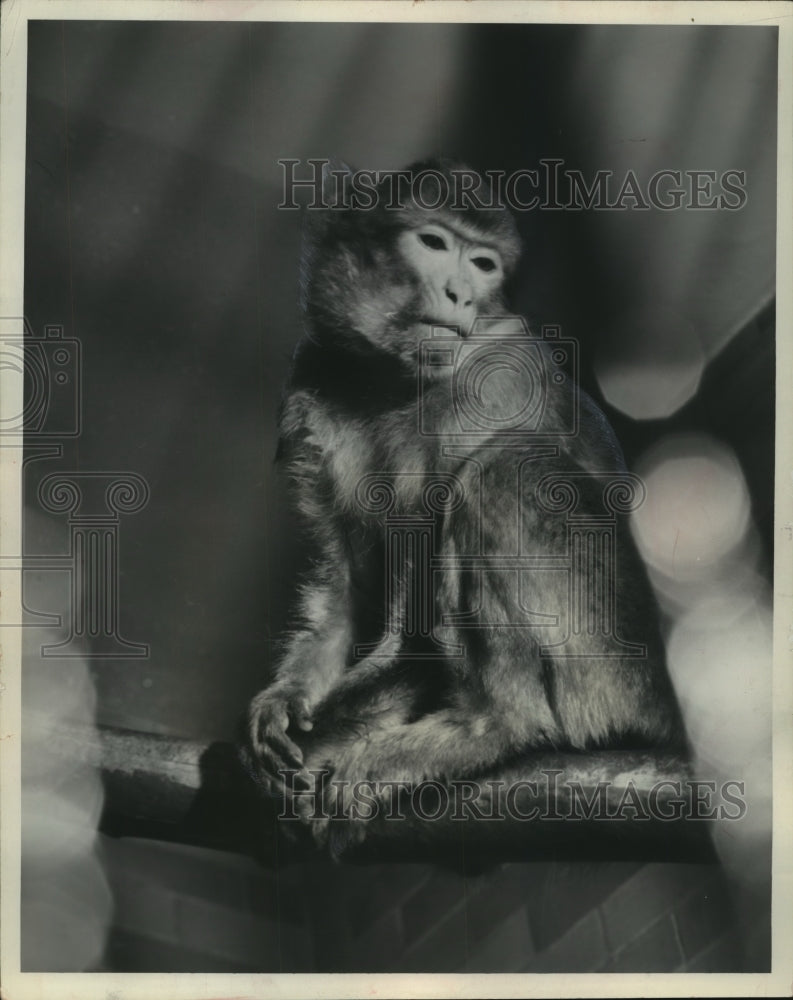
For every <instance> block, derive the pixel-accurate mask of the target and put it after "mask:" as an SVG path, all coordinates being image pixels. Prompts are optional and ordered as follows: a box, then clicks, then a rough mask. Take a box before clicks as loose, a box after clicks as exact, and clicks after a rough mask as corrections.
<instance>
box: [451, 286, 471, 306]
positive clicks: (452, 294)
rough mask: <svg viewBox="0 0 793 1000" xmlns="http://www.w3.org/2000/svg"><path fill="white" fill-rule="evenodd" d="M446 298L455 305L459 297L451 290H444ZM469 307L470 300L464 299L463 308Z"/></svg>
mask: <svg viewBox="0 0 793 1000" xmlns="http://www.w3.org/2000/svg"><path fill="white" fill-rule="evenodd" d="M446 297H447V298H448V299H450V300H451V301H452V302H453V303H454V304H455V305H457V303H458V302H459V300H460V295H459V294H458V293H457V292H455V291H454V290H453V289H451V288H447V289H446ZM470 305H471V299H469V298H466V299H465V301H464V302H463V307H464V308H467V307H468V306H470Z"/></svg>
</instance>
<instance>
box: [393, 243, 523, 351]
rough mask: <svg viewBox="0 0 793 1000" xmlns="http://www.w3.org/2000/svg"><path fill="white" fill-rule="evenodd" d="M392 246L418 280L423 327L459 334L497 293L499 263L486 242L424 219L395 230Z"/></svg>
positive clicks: (501, 276)
mask: <svg viewBox="0 0 793 1000" xmlns="http://www.w3.org/2000/svg"><path fill="white" fill-rule="evenodd" d="M397 250H398V252H399V253H400V255H401V256H402V258H403V259H404V260H405V262H406V263H407V264H408V265H409V267H410V268H411V270H412V271H413V272H414V274H416V275H417V276H418V277H419V279H420V281H421V285H422V290H423V298H424V308H425V315H424V316H422V322H424V323H426V324H427V325H428V326H433V325H436V326H445V325H449V326H453V327H456V328H458V329H459V332H460V335H461V336H463V337H465V336H467V335H468V333H469V332H470V330H471V326H472V325H473V321H474V320H475V319H476V316H477V315H478V313H479V312H480V309H481V307H482V306H483V305H484V304H485V303H488V302H491V301H493V300H494V299H496V298H498V294H499V291H500V288H501V285H502V283H503V281H504V266H503V263H502V260H501V257H500V255H499V254H498V253H497V252H496V251H495V250H494V249H492V248H491V247H488V246H486V245H484V244H481V243H472V242H470V241H469V240H467V239H465V238H464V237H462V236H461V235H459V234H457V233H454V232H452V230H451V229H448V228H447V227H446V226H440V225H437V224H431V225H430V224H428V225H422V226H418V227H416V228H414V229H407V230H405V231H404V232H402V233H400V235H399V238H398V241H397Z"/></svg>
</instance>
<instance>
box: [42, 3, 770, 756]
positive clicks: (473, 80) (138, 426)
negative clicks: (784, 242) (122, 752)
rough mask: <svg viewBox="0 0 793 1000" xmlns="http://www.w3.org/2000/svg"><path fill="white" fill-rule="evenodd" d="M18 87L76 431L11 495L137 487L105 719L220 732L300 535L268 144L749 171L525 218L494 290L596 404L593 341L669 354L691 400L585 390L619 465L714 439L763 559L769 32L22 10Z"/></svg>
mask: <svg viewBox="0 0 793 1000" xmlns="http://www.w3.org/2000/svg"><path fill="white" fill-rule="evenodd" d="M28 75H29V84H28V86H29V91H28V93H29V116H28V139H27V143H28V145H27V188H26V270H25V309H26V314H27V317H28V320H29V322H30V324H31V326H32V328H33V330H34V331H40V330H41V329H42V328H43V326H44V324H47V323H56V324H62V325H63V327H64V330H65V334H66V336H70V337H76V338H78V339H79V340H80V342H81V344H82V349H83V431H82V434H81V436H80V438H79V440H77V441H76V442H74V443H73V445H69V446H67V449H66V453H65V454H64V457H63V459H61V460H59V461H58V462H54V463H48V462H46V461H44V462H35V463H33V464H32V465H31V466H30V467H29V471H28V497H30V496H33V495H34V493H33V490H34V489H35V486H36V481H37V479H39V478H41V477H42V476H43V475H44V474H46V473H49V472H51V471H54V470H59V469H70V470H74V469H82V470H99V471H104V470H116V469H122V470H130V471H134V472H137V473H138V474H140V475H141V476H143V477H144V478H145V479H146V480H147V482H148V483H149V485H150V487H151V500H150V502H149V504H148V506H147V508H146V509H145V510H143V511H142V512H141V513H139V514H137V515H135V516H134V517H130V518H128V519H125V520H124V521H123V523H122V526H121V546H120V569H121V591H120V598H121V631H122V634H123V635H124V636H125V637H126V638H128V639H129V640H131V641H141V642H147V643H149V645H150V648H151V655H150V658H149V659H146V660H142V661H138V662H136V661H130V660H127V661H116V662H112V661H108V662H102V663H99V664H97V665H96V671H95V674H96V682H97V685H98V689H99V709H98V710H99V718H100V720H101V721H107V722H112V723H116V724H123V725H127V726H132V727H138V728H143V729H150V730H160V731H165V732H170V733H178V734H183V735H187V736H198V737H202V738H203V737H228V736H229V734H230V732H231V731H232V727H233V724H234V722H235V720H236V717H237V715H238V713H239V712H240V710H241V708H242V706H244V704H245V702H246V700H247V698H248V697H249V696H250V695H251V694H252V693H253V692H254V691H255V690H257V689H258V687H259V686H261V684H262V682H263V680H264V679H265V678H266V677H267V675H268V670H269V668H270V665H271V663H272V656H273V650H272V644H273V641H274V640H275V639H277V637H278V635H279V634H280V633H281V631H282V628H283V626H284V624H285V622H286V620H287V616H288V609H289V607H290V604H291V602H292V597H293V592H294V580H295V573H296V570H297V569H298V562H299V560H298V559H296V551H298V548H299V546H298V542H297V539H296V526H295V524H294V522H293V520H292V516H291V512H290V509H289V500H288V498H287V497H286V496H285V492H284V484H283V483H282V482H280V481H278V480H277V479H276V478H275V476H274V473H273V466H272V460H273V455H274V450H275V420H276V408H277V403H278V398H279V393H280V387H281V385H282V383H283V381H284V378H285V374H286V372H287V369H288V363H289V358H290V355H291V351H292V349H293V346H294V344H295V343H296V340H297V338H298V337H299V335H300V330H301V325H300V317H299V313H298V309H297V266H296V264H297V258H298V252H299V239H300V219H299V214H298V213H296V212H287V211H279V210H278V209H277V205H278V203H279V201H280V200H281V178H282V171H281V168H280V167H279V166H278V163H277V160H278V159H279V158H282V157H296V158H300V159H302V160H305V159H306V158H308V157H310V156H315V157H323V156H340V157H342V158H344V159H345V160H346V161H348V162H349V163H351V164H354V165H356V166H361V167H367V168H371V169H388V168H398V167H401V166H404V165H405V164H407V163H410V162H411V161H413V160H415V159H417V158H420V157H422V156H425V155H427V154H430V153H441V154H447V155H454V156H458V157H460V158H462V159H464V160H467V161H469V162H470V163H472V164H474V165H475V166H478V167H479V168H481V169H503V170H507V171H513V170H517V169H521V168H527V167H528V168H533V167H536V166H537V163H538V160H539V158H541V157H559V158H563V159H564V160H565V166H566V167H568V168H571V169H579V170H582V171H583V172H584V176H585V177H586V178H588V179H589V178H590V177H591V176H592V175H593V174H594V172H595V170H597V169H604V168H605V169H610V170H613V171H614V172H615V175H616V176H617V177H619V178H621V177H623V176H624V174H625V172H626V171H627V170H628V169H633V170H634V171H636V173H637V175H638V176H639V177H640V178H644V179H646V178H648V177H649V176H650V175H651V174H652V172H653V171H655V170H659V169H673V170H687V169H707V170H715V171H717V172H718V173H719V174H720V173H721V172H723V171H724V170H727V169H738V170H745V171H746V192H747V200H746V205H745V206H744V207H743V208H742V209H741V210H740V211H727V210H722V211H703V210H700V211H696V210H680V211H674V212H661V211H658V210H656V209H651V210H650V211H631V210H628V211H623V212H598V211H579V212H573V211H561V212H559V211H556V212H554V211H544V212H543V211H532V212H527V213H524V214H522V215H521V216H520V218H519V220H518V221H519V223H520V226H521V230H522V234H523V236H524V240H525V245H526V248H527V252H526V255H525V259H524V262H523V265H522V267H521V270H520V273H519V275H518V278H517V280H516V282H515V302H514V305H515V308H516V309H518V310H520V311H522V312H524V313H526V314H527V315H528V316H529V317H530V319H531V321H532V322H534V323H535V324H541V323H558V324H561V326H562V330H563V335H565V336H568V337H575V338H577V339H578V340H579V342H580V349H581V358H582V381H583V383H584V385H585V387H586V388H587V389H588V390H589V391H590V392H592V393H593V394H594V395H595V396H597V397H598V398H599V399H600V400H601V401H602V400H603V395H602V392H601V387H600V385H599V384H598V382H597V380H596V379H595V378H594V375H593V369H594V366H595V365H596V363H597V360H598V357H599V351H600V350H603V349H604V345H608V344H610V343H612V342H613V341H614V338H615V337H620V336H621V337H622V339H621V340H620V341H619V343H620V348H621V351H622V357H623V359H624V358H626V357H628V359H629V360H630V357H631V356H635V358H636V359H637V360H636V362H635V363H636V365H637V366H639V367H640V374H641V372H644V373H645V377H646V378H648V379H651V378H652V376H653V373H654V372H658V371H660V370H667V369H668V368H669V365H670V364H672V363H674V362H675V361H676V360H677V359H679V363H680V365H682V368H681V372H682V374H681V379H683V380H684V381H686V385H690V384H691V383H692V380H693V384H694V386H695V387H696V385H697V384H699V387H700V392H699V394H697V393H696V392H694V393H693V394H691V395H690V398H689V399H687V400H686V403H684V404H683V406H682V407H681V408H680V409H678V410H677V411H676V413H675V414H671V415H669V416H668V417H666V415H664V418H659V419H647V418H645V419H642V420H638V421H637V420H634V419H632V418H631V415H630V414H627V415H626V414H625V413H622V412H621V411H620V410H619V409H616V408H614V407H613V406H609V404H608V400H606V404H605V405H606V408H607V412H608V413H609V416H610V418H611V419H612V421H613V422H614V424H615V426H616V428H617V431H618V434H619V436H620V438H621V440H622V443H623V447H624V448H625V450H626V453H627V455H628V458H629V460H635V459H636V457H637V456H638V455H639V454H640V453H641V452H642V450H643V449H644V448H646V447H647V446H648V445H649V444H650V443H652V442H653V441H654V440H656V439H657V438H658V437H659V436H660V434H661V433H662V432H666V431H667V430H668V429H670V428H671V427H674V428H675V429H678V428H679V427H682V428H684V429H688V428H696V429H703V430H705V431H708V432H713V433H715V434H717V435H718V436H719V438H721V439H725V440H726V441H727V442H728V443H729V445H730V446H731V447H732V448H733V449H734V450H735V451H736V452H737V453H738V455H739V456H740V458H741V461H742V464H743V472H744V475H745V477H746V478H747V480H748V482H749V491H750V494H751V497H752V500H753V503H754V508H755V519H756V521H757V522H758V525H759V527H760V530H761V533H762V535H763V537H764V538H765V544H766V550H767V551H768V549H770V531H769V529H770V525H771V523H772V508H771V502H772V488H773V483H772V469H773V465H772V463H773V436H772V432H773V377H772V369H771V361H772V356H773V355H772V351H773V339H772V335H771V333H770V332H769V324H768V323H766V324H765V325H764V326H763V328H762V330H761V331H755V332H754V333H751V332H750V333H748V334H746V335H745V337H744V340H743V341H742V342H740V343H733V340H734V338H735V336H736V334H738V333H739V332H740V331H742V330H744V328H745V327H746V326H747V324H748V323H749V322H750V321H751V320H752V319H754V318H755V317H756V316H757V315H758V314H759V313H761V311H762V310H763V308H764V307H766V306H768V304H769V303H770V302H771V299H772V296H773V284H774V245H775V163H776V154H775V138H774V137H775V121H776V111H775V94H776V63H775V29H756V28H752V29H744V28H735V27H721V28H709V27H702V28H699V27H691V28H687V27H598V26H592V27H575V26H565V27H559V26H530V25H522V26H516V25H504V26H496V25H476V26H472V25H396V24H394V25H383V24H325V25H323V24H252V25H243V24H190V23H170V24H168V23H166V24H153V23H134V22H130V23H127V22H117V23H108V22H105V23H100V22H80V21H72V22H66V23H60V22H38V23H32V24H31V26H30V41H29V62H28ZM611 354H612V355H613V354H614V352H613V351H612V352H611ZM716 373H718V375H717V374H716ZM649 391H650V390H647V392H645V393H640V394H639V395H640V396H642V395H644V396H645V398H647V396H648V393H649ZM659 391H660V393H661V396H662V397H664V398H666V397H673V396H674V387H673V388H672V389H668V391H667V387H666V386H665V385H664V386H662V387H661V389H660V390H659ZM686 404H687V405H686ZM673 405H674V404H673ZM660 409H661V410H663V409H664V407H663V405H662V406H661V407H660ZM681 409H682V410H683V412H682V414H681ZM639 416H643V414H641V413H640V414H639ZM670 421H671V422H670ZM29 541H30V544H31V545H35V540H34V539H33V537H32V536H30V537H29Z"/></svg>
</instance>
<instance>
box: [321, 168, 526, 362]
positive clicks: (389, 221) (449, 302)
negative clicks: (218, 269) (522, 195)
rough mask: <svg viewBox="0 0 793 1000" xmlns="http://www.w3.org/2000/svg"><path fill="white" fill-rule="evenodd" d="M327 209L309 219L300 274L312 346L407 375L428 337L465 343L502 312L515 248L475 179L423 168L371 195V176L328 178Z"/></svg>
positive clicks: (511, 230) (506, 221)
mask: <svg viewBox="0 0 793 1000" xmlns="http://www.w3.org/2000/svg"><path fill="white" fill-rule="evenodd" d="M397 177H399V178H400V180H397ZM366 182H368V184H367V183H366ZM325 199H326V200H325V204H326V205H328V206H330V207H328V208H326V209H325V210H324V211H322V212H321V213H319V215H318V214H317V212H316V210H314V211H310V212H309V213H308V218H307V224H306V230H305V237H304V250H303V260H302V267H301V279H302V299H303V305H304V309H305V312H306V315H307V318H308V321H309V324H310V326H311V330H312V334H313V335H314V336H315V337H317V338H319V339H320V340H321V339H322V338H323V337H330V338H332V339H333V340H334V341H335V342H336V343H338V342H339V341H340V340H341V341H342V342H344V343H345V344H347V345H348V346H349V347H350V348H352V349H359V350H371V348H372V347H374V348H376V349H377V350H379V351H384V352H387V353H388V354H391V355H395V356H397V357H399V358H400V359H401V360H402V361H403V362H405V363H406V364H408V365H411V364H414V363H415V358H416V353H417V349H418V344H419V342H420V341H421V340H422V339H424V338H426V337H427V336H429V332H430V330H431V329H432V328H433V327H439V326H442V327H447V328H449V330H450V331H454V332H455V333H457V335H458V336H460V337H467V336H468V335H469V334H470V332H471V329H472V326H473V323H474V320H475V319H476V317H477V316H481V315H500V314H503V313H504V312H505V310H506V305H505V301H504V282H505V280H506V279H507V277H508V276H509V274H510V273H511V272H512V270H513V269H514V267H515V264H516V263H517V260H518V257H519V255H520V241H519V238H518V235H517V231H516V229H515V225H514V222H513V220H512V217H511V216H510V214H509V212H508V211H506V209H504V208H503V207H499V206H493V194H492V191H491V188H490V185H489V184H488V182H487V181H486V180H485V179H484V178H482V177H481V176H480V175H478V174H476V173H475V172H474V171H472V170H470V169H469V168H467V167H463V166H461V165H458V164H453V163H450V162H448V161H443V160H425V161H421V162H419V163H415V164H413V165H412V166H411V167H408V168H407V170H404V171H399V172H398V174H391V175H388V176H386V177H385V179H383V180H381V181H380V182H379V184H376V185H375V184H374V175H373V174H372V173H371V172H358V173H356V172H354V171H350V170H349V168H346V170H345V171H344V172H341V171H338V170H333V171H330V172H328V173H327V174H326V185H325ZM491 206H493V207H491Z"/></svg>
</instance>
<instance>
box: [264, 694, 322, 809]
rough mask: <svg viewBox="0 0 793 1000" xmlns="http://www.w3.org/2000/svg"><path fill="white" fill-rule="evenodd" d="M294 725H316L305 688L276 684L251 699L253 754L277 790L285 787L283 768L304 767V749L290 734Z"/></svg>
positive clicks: (302, 727) (304, 727)
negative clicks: (302, 689)
mask: <svg viewBox="0 0 793 1000" xmlns="http://www.w3.org/2000/svg"><path fill="white" fill-rule="evenodd" d="M293 726H294V727H296V728H297V729H299V730H302V731H303V732H308V731H309V730H310V729H311V728H312V726H313V722H312V720H311V707H310V704H309V702H308V699H307V698H306V696H305V695H304V694H303V693H302V692H299V691H294V690H290V689H286V688H279V686H278V685H277V684H273V685H272V686H271V687H268V688H265V689H264V690H263V691H260V692H259V693H258V694H257V695H256V696H255V698H254V699H253V700H252V701H251V703H250V706H249V707H248V740H249V747H250V751H251V756H252V758H253V763H254V766H255V767H256V770H257V772H258V777H259V780H260V781H261V782H262V784H264V785H265V787H267V788H269V790H271V791H273V792H275V791H283V790H284V788H285V784H284V779H283V776H282V774H281V773H280V772H281V771H284V770H293V771H294V770H296V769H297V770H300V769H302V767H303V752H302V750H301V749H300V747H299V746H298V745H297V744H296V743H295V742H294V740H293V739H291V738H290V737H289V736H288V735H287V730H289V729H290V728H292V727H293Z"/></svg>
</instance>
